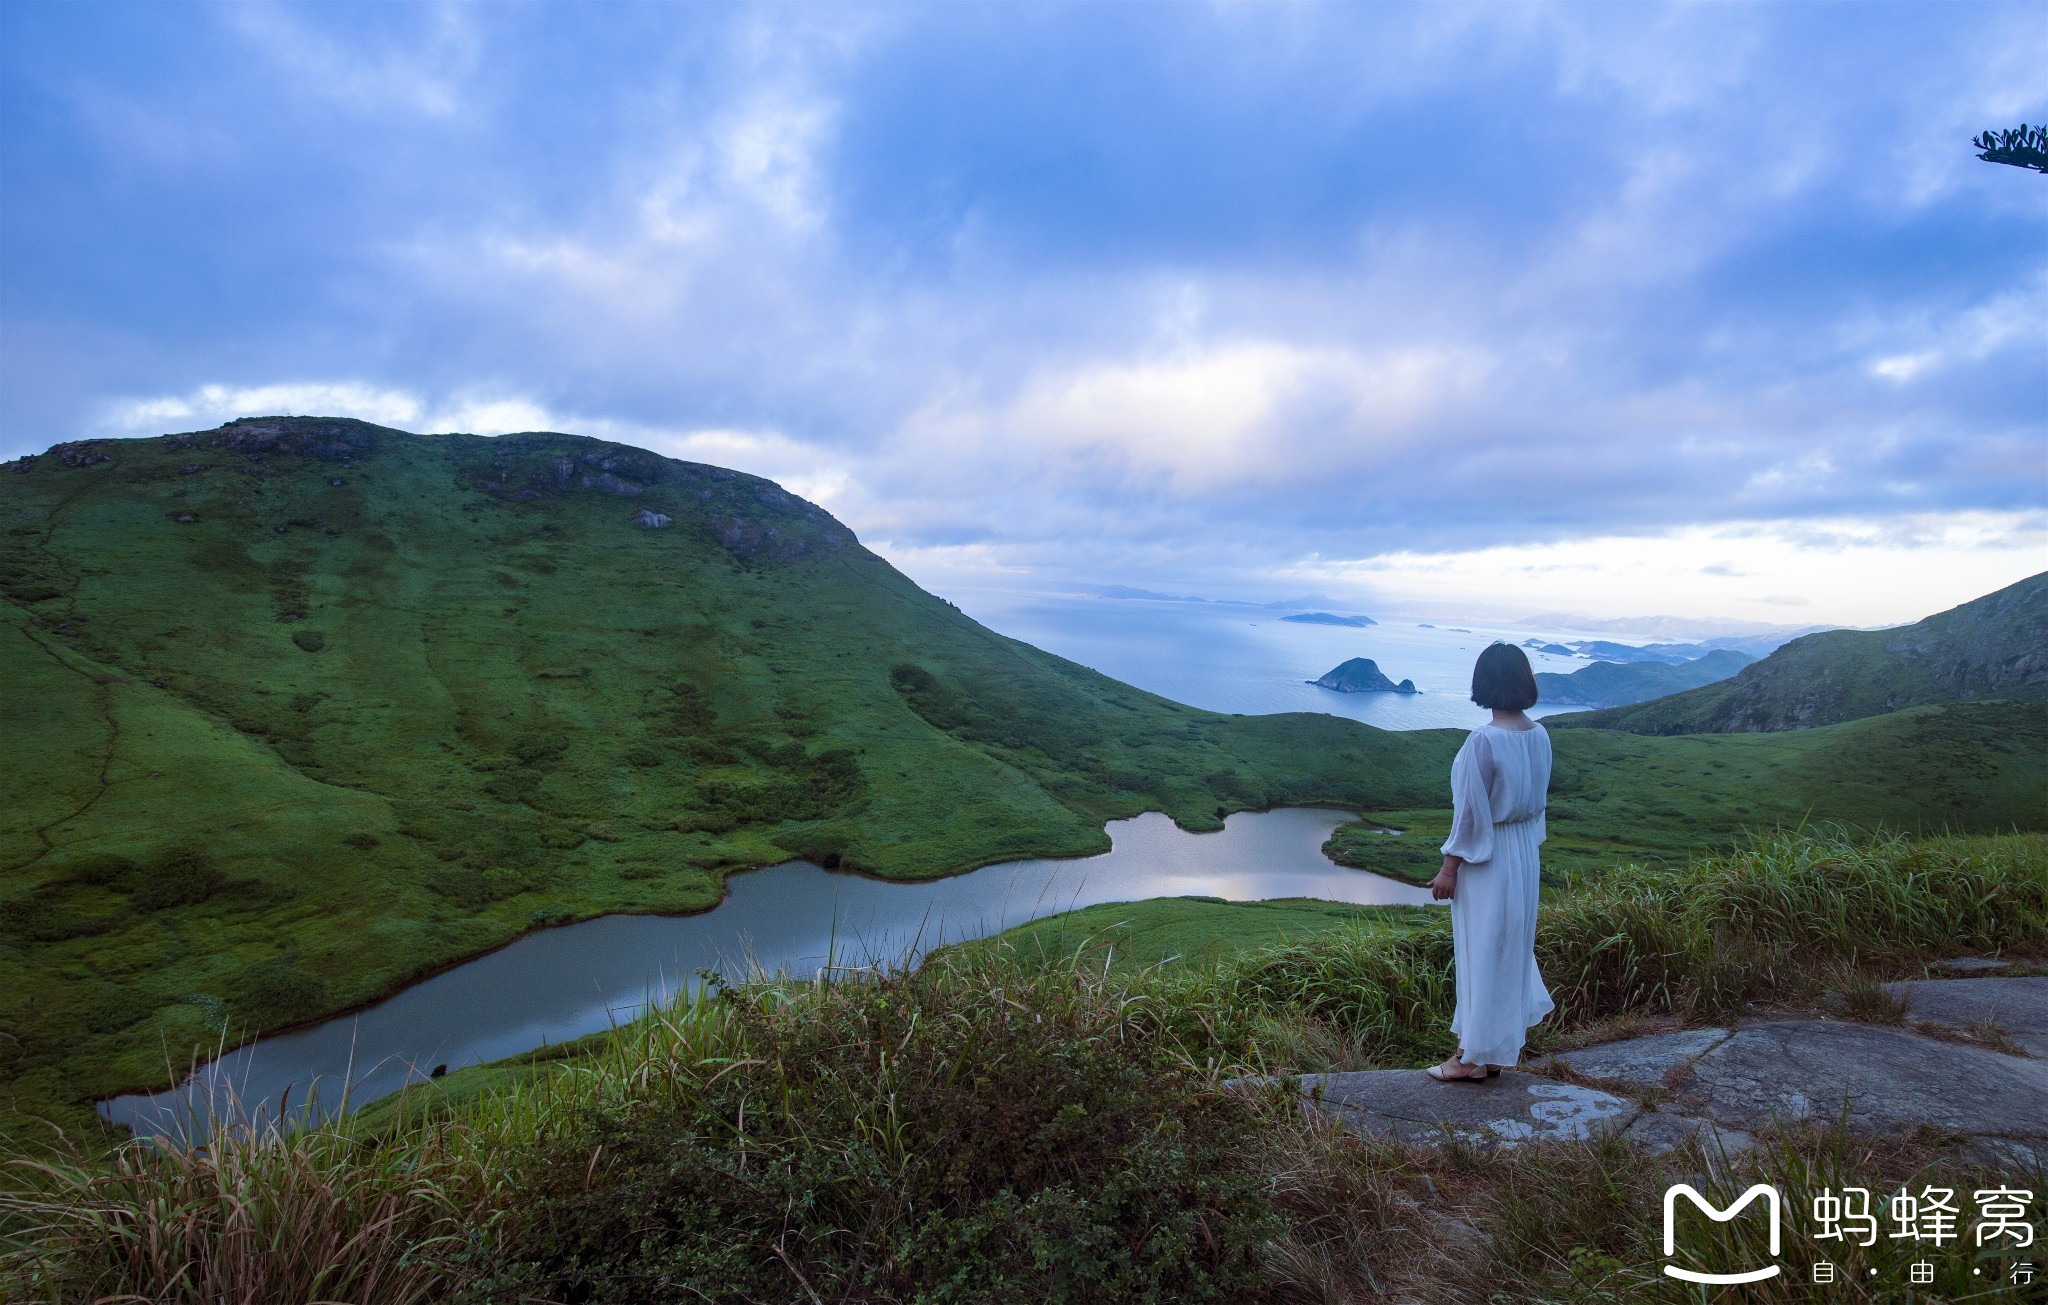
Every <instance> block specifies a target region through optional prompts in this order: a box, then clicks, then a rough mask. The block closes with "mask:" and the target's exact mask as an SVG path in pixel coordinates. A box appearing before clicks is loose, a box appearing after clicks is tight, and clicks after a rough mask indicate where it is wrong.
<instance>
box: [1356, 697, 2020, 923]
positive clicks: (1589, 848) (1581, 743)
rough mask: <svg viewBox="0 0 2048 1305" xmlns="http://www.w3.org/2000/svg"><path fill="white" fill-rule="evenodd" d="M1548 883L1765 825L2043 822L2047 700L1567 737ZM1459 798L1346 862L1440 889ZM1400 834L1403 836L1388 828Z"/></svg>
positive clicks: (1559, 761) (1911, 828)
mask: <svg viewBox="0 0 2048 1305" xmlns="http://www.w3.org/2000/svg"><path fill="white" fill-rule="evenodd" d="M1551 742H1552V746H1553V750H1554V753H1555V758H1556V760H1555V771H1554V775H1553V779H1552V783H1551V796H1550V805H1549V812H1548V816H1547V820H1546V824H1547V827H1548V831H1549V841H1548V842H1546V843H1545V844H1544V846H1543V861H1544V870H1545V872H1546V877H1547V878H1550V879H1554V880H1576V879H1579V878H1582V877H1585V876H1597V875H1599V874H1602V873H1605V872H1606V871H1607V870H1608V869H1609V868H1610V867H1612V866H1615V865H1617V864H1623V863H1635V864H1666V865H1677V864H1681V863H1683V862H1684V861H1685V860H1686V858H1687V857H1689V856H1691V855H1692V854H1694V853H1695V852H1699V851H1712V850H1727V849H1731V848H1734V847H1735V846H1737V845H1738V844H1740V843H1741V841H1742V840H1743V839H1744V838H1745V837H1747V834H1748V831H1750V830H1753V829H1759V828H1764V829H1768V828H1796V827H1798V826H1800V825H1802V824H1805V823H1807V822H1810V821H1823V822H1834V823H1839V824H1844V825H1850V826H1854V827H1857V828H1861V829H1877V828H1887V827H1888V828H1891V829H1894V830H1903V831H1906V832H1928V833H1939V832H1945V831H1965V830H1973V831H1986V832H1988V831H1991V830H1997V829H2001V828H2003V829H2032V828H2038V827H2039V819H2040V817H2039V814H2038V813H2040V812H2042V811H2048V774H2044V773H2042V771H2041V769H2040V767H2039V764H2038V760H2037V759H2038V758H2039V757H2040V756H2041V755H2042V754H2043V752H2044V749H2048V708H2043V707H2040V706H2037V705H2033V704H2027V703H2008V702H2000V703H1962V704H1955V705H1951V706H1947V707H1916V708H1907V709H1905V710H1901V711H1897V712H1892V713H1888V714H1885V715H1881V716H1873V717H1869V718H1867V719H1862V720H1855V721H1849V722H1845V723H1843V724H1840V725H1832V726H1827V727H1825V728H1821V729H1812V730H1800V731H1795V732H1789V733H1779V734H1697V735H1688V736H1685V737H1679V738H1658V737H1650V736H1643V735H1631V734H1617V733H1611V732H1608V731H1604V730H1599V731H1595V730H1578V729H1572V730H1562V729H1561V730H1558V731H1556V732H1555V733H1553V734H1552V735H1551ZM1450 827H1451V812H1450V809H1449V807H1448V806H1429V807H1422V808H1419V809H1404V810H1388V809H1376V810H1370V811H1368V812H1366V819H1365V820H1364V821H1363V822H1361V823H1358V824H1353V825H1345V826H1342V827H1340V828H1339V829H1338V830H1337V831H1336V832H1335V833H1334V834H1333V835H1332V837H1331V840H1330V842H1329V843H1328V844H1327V845H1326V847H1325V848H1324V850H1325V851H1326V852H1327V853H1329V855H1330V856H1331V858H1332V859H1334V860H1336V861H1338V862H1339V863H1340V864H1344V865H1351V866H1356V867H1358V868H1360V869H1365V870H1372V871H1375V872H1377V873H1379V874H1384V875H1388V876H1390V877H1393V878H1397V879H1403V880H1406V881H1408V882H1410V883H1427V882H1428V881H1429V879H1430V877H1431V876H1432V875H1434V874H1435V873H1436V871H1437V867H1438V866H1439V865H1440V864H1441V862H1442V857H1441V855H1440V854H1439V853H1438V851H1437V849H1438V847H1439V846H1441V844H1442V843H1443V840H1444V839H1445V838H1446V837H1448V836H1449V834H1450ZM1388 830H1398V831H1400V832H1399V834H1397V835H1396V834H1389V833H1388V832H1386V831H1388Z"/></svg>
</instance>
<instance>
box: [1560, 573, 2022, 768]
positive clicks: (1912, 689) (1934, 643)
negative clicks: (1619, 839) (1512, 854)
mask: <svg viewBox="0 0 2048 1305" xmlns="http://www.w3.org/2000/svg"><path fill="white" fill-rule="evenodd" d="M1588 669H1589V670H1590V669H1592V668H1590V667H1589V668H1588ZM1582 673H1583V672H1582ZM1573 678H1576V677H1573ZM1985 698H2005V699H2014V700H2019V701H2026V702H2048V573H2043V574H2041V575H2036V576H2032V577H2030V578H2028V579H2025V580H2022V581H2020V582H2019V583H2018V584H2014V585H2009V586H2007V587H2006V588H2004V589H2001V590H1999V591H1998V592H1996V593H1993V594H1987V595H1986V596H1984V597H1982V598H1979V599H1975V600H1974V601H1971V602H1967V603H1964V604H1963V605H1961V606H1960V607H1954V608H1950V609H1949V610H1948V611H1946V612H1942V613H1939V614H1938V615H1935V616H1930V617H1928V618H1927V619H1926V620H1924V621H1921V622H1918V623H1917V624H1914V625H1907V626H1900V627H1898V628H1895V629H1890V630H1829V631H1825V632H1822V633H1819V634H1809V635H1804V636H1802V637H1800V638H1797V639H1794V640H1792V641H1791V642H1789V643H1787V644H1785V645H1784V646H1783V647H1781V648H1779V649H1778V650H1777V651H1775V652H1773V653H1772V654H1771V655H1770V656H1768V657H1766V658H1764V659H1763V660H1762V661H1760V662H1756V663H1754V664H1752V665H1750V666H1747V667H1744V668H1743V669H1742V670H1741V671H1740V672H1738V673H1737V674H1736V675H1735V676H1734V677H1733V678H1730V679H1725V680H1721V681H1719V682H1717V683H1713V684H1708V685H1705V686H1704V687H1701V688H1695V689H1690V690H1687V691H1685V692H1683V693H1677V694H1673V695H1672V696H1670V697H1666V698H1658V699H1656V700H1654V701H1650V702H1642V703H1637V704H1635V705H1632V706H1625V707H1614V708H1610V709H1608V710H1603V711H1591V712H1583V713H1573V714H1571V715H1568V716H1552V717H1550V718H1549V719H1548V720H1546V721H1545V724H1546V725H1550V726H1553V727H1563V728H1572V727H1585V728H1597V729H1611V730H1625V731H1627V732H1629V733H1632V734H1735V733H1752V732H1758V731H1770V730H1795V729H1809V728H1812V727H1813V726H1816V725H1831V724H1834V723H1835V722H1837V721H1846V720H1855V719H1857V718H1859V717H1863V716H1876V715H1880V714H1882V713H1885V712H1890V711H1897V710H1899V709H1900V708H1902V707H1914V706H1921V705H1924V704H1931V703H1947V702H1967V701H1972V700H1976V699H1985Z"/></svg>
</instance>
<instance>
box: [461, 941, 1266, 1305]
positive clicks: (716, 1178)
mask: <svg viewBox="0 0 2048 1305" xmlns="http://www.w3.org/2000/svg"><path fill="white" fill-rule="evenodd" d="M717 1001H718V1004H720V1005H721V1006H723V1007H724V1008H725V1009H724V1011H723V1012H722V1014H723V1016H724V1018H725V1019H726V1020H727V1024H726V1030H727V1031H726V1034H725V1040H724V1041H725V1045H724V1046H722V1047H721V1048H720V1051H721V1052H722V1054H720V1055H717V1056H715V1057H710V1058H708V1059H707V1060H706V1061H705V1062H704V1063H703V1064H701V1065H699V1066H697V1067H696V1068H695V1069H694V1070H692V1071H687V1072H685V1073H684V1074H683V1075H682V1076H681V1077H680V1078H678V1079H676V1080H673V1081H672V1082H671V1083H670V1085H669V1088H668V1090H667V1091H660V1092H655V1093H652V1094H649V1093H647V1092H646V1091H645V1090H644V1089H643V1090H641V1091H637V1092H630V1093H623V1094H620V1095H619V1096H618V1097H616V1098H615V1099H613V1100H611V1101H609V1102H608V1103H607V1104H604V1105H603V1106H601V1107H599V1108H596V1109H593V1110H591V1111H589V1112H588V1113H587V1114H586V1116H585V1117H584V1119H583V1121H582V1123H581V1125H580V1126H579V1127H577V1128H576V1129H575V1130H573V1131H572V1132H571V1133H569V1134H568V1135H566V1136H564V1137H562V1138H560V1140H558V1141H556V1142H553V1143H551V1144H549V1145H547V1146H545V1147H544V1148H542V1150H541V1151H540V1153H539V1154H538V1155H537V1156H535V1157H534V1158H533V1159H531V1160H530V1161H529V1162H527V1163H524V1164H522V1166H521V1170H522V1172H521V1176H520V1180H519V1182H520V1185H519V1187H518V1189H517V1190H516V1191H514V1192H512V1193H509V1194H508V1208H509V1209H510V1210H512V1211H515V1212H516V1214H515V1216H514V1222H513V1225H512V1226H511V1227H510V1228H509V1229H508V1231H507V1232H506V1234H505V1249H504V1251H503V1252H502V1254H501V1255H498V1256H496V1257H494V1258H493V1259H492V1262H491V1263H490V1264H488V1265H487V1266H486V1267H485V1269H484V1271H483V1272H481V1273H480V1274H479V1276H478V1277H477V1279H476V1281H475V1282H473V1283H472V1285H471V1288H470V1291H469V1294H468V1299H471V1300H476V1301H511V1300H526V1299H535V1298H540V1299H550V1300H575V1301H586V1302H610V1301H618V1302H638V1301H647V1300H717V1301H768V1300H802V1299H815V1298H824V1299H832V1300H839V1299H858V1300H869V1301H894V1300H920V1301H999V1300H1033V1301H1097V1300H1122V1301H1161V1302H1165V1301H1200V1300H1226V1299H1240V1298H1242V1297H1243V1295H1244V1294H1245V1293H1246V1292H1247V1291H1249V1290H1250V1289H1251V1287H1252V1284H1253V1283H1254V1281H1255V1274H1256V1271H1257V1265H1258V1248H1259V1247H1260V1246H1261V1245H1262V1244H1263V1242H1264V1241H1265V1240H1266V1239H1267V1238H1268V1237H1269V1236H1270V1235H1271V1233H1272V1231H1273V1226H1272V1223H1271V1215H1270V1206H1269V1203H1268V1201H1267V1198H1266V1196H1265V1194H1264V1190H1263V1188H1264V1184H1263V1181H1262V1180H1261V1179H1260V1177H1259V1176H1258V1175H1256V1174H1253V1173H1251V1172H1248V1171H1247V1170H1246V1169H1245V1168H1244V1167H1243V1159H1242V1157H1243V1156H1244V1155H1245V1154H1246V1153H1247V1151H1248V1144H1249V1142H1250V1140H1251V1135H1252V1129H1253V1127H1254V1121H1253V1112H1252V1109H1251V1107H1250V1106H1249V1105H1248V1104H1247V1103H1245V1102H1244V1101H1243V1100H1242V1099H1240V1098H1238V1097H1236V1096H1234V1095H1232V1094H1229V1093H1225V1092H1221V1091H1218V1090H1216V1089H1214V1088H1213V1087H1205V1086H1204V1085H1203V1084H1201V1083H1200V1082H1198V1081H1197V1080H1196V1078H1195V1076H1193V1075H1192V1074H1191V1073H1190V1072H1189V1071H1188V1070H1187V1069H1186V1068H1185V1067H1184V1065H1183V1064H1182V1062H1180V1061H1179V1060H1178V1059H1177V1058H1175V1057H1174V1056H1172V1055H1170V1054H1169V1053H1168V1051H1167V1048H1166V1045H1165V1044H1164V1043H1162V1042H1161V1041H1160V1040H1158V1039H1157V1038H1156V1036H1154V1032H1153V1029H1152V1024H1151V1022H1150V1021H1149V1020H1147V1019H1143V1018H1140V1017H1139V1011H1138V1009H1137V1008H1136V1007H1134V1006H1132V1005H1130V1004H1128V1003H1125V1002H1122V1001H1119V1000H1117V999H1116V997H1115V995H1114V994H1112V993H1110V992H1108V991H1107V990H1104V989H1100V988H1091V987H1089V986H1088V985H1087V984H1086V983H1085V981H1083V980H1081V979H1080V978H1079V976H1078V975H1077V974H1076V972H1075V971H1074V970H1073V969H1071V968H1069V969H1065V970H1056V971H1053V972H1049V973H1046V974H1041V975H1038V976H1035V977H1027V976H1022V975H1020V974H1018V973H1017V972H1015V971H1014V970H1004V969H1002V968H1000V967H999V966H993V965H980V964H976V963H974V962H971V961H966V960H962V961H959V962H955V963H951V964H945V965H940V966H935V967H931V968H929V969H928V970H927V971H925V972H922V973H920V974H916V975H912V976H909V977H905V978H894V979H888V980H883V981H879V982H875V983H860V984H849V985H843V986H839V987H835V988H826V989H822V990H816V989H814V990H807V991H805V992H802V993H801V994H799V996H798V997H797V999H796V1000H793V1001H792V1000H785V999H784V996H783V994H782V993H780V992H779V991H777V990H774V989H765V988H748V989H742V990H738V991H735V992H732V993H729V994H727V995H725V996H724V997H722V998H719V999H717ZM799 1284H803V1285H802V1286H800V1285H799ZM806 1292H809V1293H815V1295H814V1296H806V1294H805V1293H806Z"/></svg>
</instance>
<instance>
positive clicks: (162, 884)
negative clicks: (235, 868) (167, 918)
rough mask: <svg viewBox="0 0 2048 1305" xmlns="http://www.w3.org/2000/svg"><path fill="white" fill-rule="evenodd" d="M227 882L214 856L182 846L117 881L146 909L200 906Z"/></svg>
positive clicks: (138, 904)
mask: <svg viewBox="0 0 2048 1305" xmlns="http://www.w3.org/2000/svg"><path fill="white" fill-rule="evenodd" d="M226 882H227V880H226V878H225V876H223V875H222V874H221V872H220V869H219V868H218V867H217V866H215V865H214V864H213V857H212V856H210V855H209V854H208V853H206V852H205V851H203V850H201V849H199V848H194V847H186V848H178V849H175V850H173V851H170V852H167V853H165V854H164V855H163V856H161V857H159V858H158V859H157V860H156V862H155V864H153V865H151V866H149V867H148V868H147V869H137V870H134V871H130V872H128V873H126V874H123V875H122V876H120V877H119V878H118V879H116V880H115V881H114V884H115V886H116V887H119V888H122V889H125V890H126V891H127V892H128V893H129V894H131V895H132V896H133V898H134V901H135V904H136V905H137V906H139V907H141V908H142V909H144V910H146V911H157V910H162V909H164V908H166V907H172V906H196V905H197V904H199V903H200V902H203V901H205V900H206V899H207V898H209V897H212V896H213V895H214V894H215V893H217V892H219V891H220V890H221V888H222V886H223V885H224V884H225V883H226Z"/></svg>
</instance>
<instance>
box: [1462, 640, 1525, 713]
mask: <svg viewBox="0 0 2048 1305" xmlns="http://www.w3.org/2000/svg"><path fill="white" fill-rule="evenodd" d="M1472 701H1474V702H1476V703H1478V704H1479V705H1480V706H1482V707H1491V708H1494V709H1495V710H1498V711H1527V710H1528V709H1529V708H1531V707H1533V706H1535V705H1536V675H1535V672H1533V671H1531V670H1530V669H1529V658H1528V655H1527V654H1526V653H1524V652H1523V651H1522V650H1521V649H1520V648H1517V647H1515V646H1514V645H1513V644H1511V643H1497V644H1493V645H1492V646H1490V647H1488V648H1487V649H1486V651H1484V652H1482V653H1480V654H1479V660H1478V661H1477V662H1475V663H1473V666H1472Z"/></svg>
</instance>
